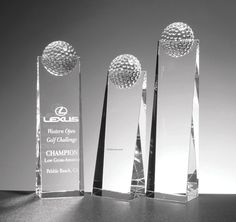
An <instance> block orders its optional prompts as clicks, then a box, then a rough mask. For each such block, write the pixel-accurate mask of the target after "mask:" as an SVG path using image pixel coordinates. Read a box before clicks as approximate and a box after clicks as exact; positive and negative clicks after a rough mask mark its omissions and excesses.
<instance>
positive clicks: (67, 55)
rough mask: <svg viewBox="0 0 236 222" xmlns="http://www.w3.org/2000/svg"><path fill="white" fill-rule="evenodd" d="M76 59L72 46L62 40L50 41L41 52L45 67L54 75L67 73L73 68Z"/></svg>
mask: <svg viewBox="0 0 236 222" xmlns="http://www.w3.org/2000/svg"><path fill="white" fill-rule="evenodd" d="M77 60H78V57H77V54H76V51H75V50H74V48H73V47H72V46H71V45H70V44H68V43H67V42H64V41H55V42H51V43H50V44H48V45H47V46H46V48H45V49H44V51H43V54H42V63H43V65H44V67H45V69H46V70H47V71H48V72H49V73H51V74H53V75H56V76H64V75H67V74H69V73H70V72H71V71H72V70H73V69H74V68H75V66H76V64H77Z"/></svg>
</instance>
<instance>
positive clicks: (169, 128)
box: [146, 22, 199, 203]
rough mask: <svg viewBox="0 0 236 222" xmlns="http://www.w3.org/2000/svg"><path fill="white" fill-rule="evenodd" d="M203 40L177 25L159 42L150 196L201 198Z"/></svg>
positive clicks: (153, 112) (160, 198) (182, 198)
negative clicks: (200, 76) (201, 41)
mask: <svg viewBox="0 0 236 222" xmlns="http://www.w3.org/2000/svg"><path fill="white" fill-rule="evenodd" d="M198 150H199V40H196V39H194V36H193V31H192V29H191V28H190V27H189V26H188V25H186V24H184V23H182V22H176V23H172V24H170V25H169V26H167V28H166V29H165V30H164V31H163V33H162V38H161V40H160V41H158V53H157V66H156V76H155V83H154V97H153V110H152V123H151V132H150V150H149V164H148V175H147V190H146V196H147V197H151V198H156V199H159V200H167V201H174V202H182V203H184V202H187V201H190V200H192V199H194V198H196V197H197V196H198V174H197V173H198V170H197V169H198V152H199V151H198Z"/></svg>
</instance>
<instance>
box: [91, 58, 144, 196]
mask: <svg viewBox="0 0 236 222" xmlns="http://www.w3.org/2000/svg"><path fill="white" fill-rule="evenodd" d="M145 134H146V72H145V71H141V65H140V62H139V61H138V60H137V58H136V57H134V56H132V55H129V54H125V55H120V56H118V57H116V58H115V59H114V60H113V61H112V62H111V65H110V67H109V71H108V74H107V81H106V89H105V95H104V102H103V110H102V119H101V127H100V134H99V141H98V150H97V160H96V166H95V174H94V183H93V194H94V195H98V196H106V197H113V198H117V199H123V200H129V199H133V198H135V197H139V196H141V195H144V194H145V179H144V169H143V151H144V149H145Z"/></svg>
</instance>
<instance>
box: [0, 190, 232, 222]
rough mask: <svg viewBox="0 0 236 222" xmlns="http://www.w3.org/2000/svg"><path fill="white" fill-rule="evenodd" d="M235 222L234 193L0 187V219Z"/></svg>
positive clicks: (3, 221)
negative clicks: (167, 197) (133, 194)
mask: <svg viewBox="0 0 236 222" xmlns="http://www.w3.org/2000/svg"><path fill="white" fill-rule="evenodd" d="M5 221H9V222H14V221H16V222H18V221H19V222H20V221H24V222H27V221H29V222H34V221H37V222H41V221H42V222H48V221H50V222H54V221H55V222H75V221H79V222H80V221H82V222H93V221H96V222H115V221H119V222H122V221H129V222H138V221H140V222H152V221H155V222H196V221H200V222H236V195H200V196H199V198H198V199H195V200H192V201H190V202H189V203H187V204H180V203H170V202H165V201H157V200H154V199H148V198H139V199H135V200H132V201H130V202H124V201H118V200H113V199H109V198H101V197H95V196H90V195H89V194H86V195H85V197H83V198H80V197H74V198H61V199H39V198H37V197H36V196H35V194H34V193H33V192H27V191H24V192H23V191H0V222H5Z"/></svg>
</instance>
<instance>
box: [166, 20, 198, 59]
mask: <svg viewBox="0 0 236 222" xmlns="http://www.w3.org/2000/svg"><path fill="white" fill-rule="evenodd" d="M193 41H194V34H193V30H192V29H191V28H190V27H189V26H188V25H187V24H185V23H183V22H174V23H172V24H170V25H168V26H167V27H166V28H165V29H164V31H163V32H162V35H161V44H162V46H163V48H164V50H165V52H166V53H167V54H168V55H170V56H172V57H175V58H178V57H181V56H184V55H186V54H188V53H189V51H190V49H191V47H192V45H193Z"/></svg>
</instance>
